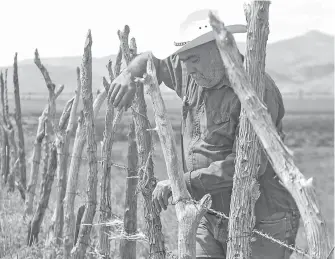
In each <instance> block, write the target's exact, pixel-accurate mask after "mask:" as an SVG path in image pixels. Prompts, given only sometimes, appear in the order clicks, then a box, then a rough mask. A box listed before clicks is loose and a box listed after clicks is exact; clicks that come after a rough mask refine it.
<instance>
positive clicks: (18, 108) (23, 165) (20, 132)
mask: <svg viewBox="0 0 335 259" xmlns="http://www.w3.org/2000/svg"><path fill="white" fill-rule="evenodd" d="M13 82H14V97H15V122H16V127H17V133H18V138H19V148H18V155H19V169H20V176H21V177H20V182H21V185H22V187H23V188H24V189H26V186H27V183H26V182H27V180H26V179H27V175H26V174H27V172H26V171H27V170H26V152H25V148H24V134H23V127H22V120H21V102H20V86H19V76H18V68H17V53H15V57H14V73H13Z"/></svg>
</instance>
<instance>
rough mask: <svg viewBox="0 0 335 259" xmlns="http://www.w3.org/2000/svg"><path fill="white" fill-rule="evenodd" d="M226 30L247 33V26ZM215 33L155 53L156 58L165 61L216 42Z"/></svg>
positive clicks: (211, 32) (207, 33) (233, 26)
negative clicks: (213, 41) (170, 57)
mask: <svg viewBox="0 0 335 259" xmlns="http://www.w3.org/2000/svg"><path fill="white" fill-rule="evenodd" d="M225 28H226V29H227V31H229V32H230V33H246V32H247V27H246V25H243V24H234V25H227V26H225ZM214 39H215V37H214V32H213V31H209V32H206V33H204V34H202V35H200V36H199V37H197V38H195V39H194V40H192V41H190V42H188V43H186V44H185V45H184V46H182V47H180V46H172V47H171V48H170V49H166V51H163V52H160V53H158V52H154V53H153V54H154V56H155V57H156V58H158V59H165V58H167V57H169V56H172V55H177V54H179V53H181V52H184V51H186V50H189V49H192V48H195V47H197V46H200V45H202V44H205V43H207V42H210V41H212V40H214Z"/></svg>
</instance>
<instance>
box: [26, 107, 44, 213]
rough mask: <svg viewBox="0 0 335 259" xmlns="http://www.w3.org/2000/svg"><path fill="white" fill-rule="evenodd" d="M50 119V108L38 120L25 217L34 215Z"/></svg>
mask: <svg viewBox="0 0 335 259" xmlns="http://www.w3.org/2000/svg"><path fill="white" fill-rule="evenodd" d="M47 117H48V108H45V109H44V110H43V112H42V114H41V116H40V117H39V118H38V126H37V132H36V137H35V141H34V148H33V155H32V163H31V169H30V178H29V184H28V187H27V195H26V196H27V199H26V204H25V211H24V216H31V215H32V213H33V206H34V197H35V191H36V185H37V181H38V173H39V166H40V161H41V154H42V141H43V138H44V137H45V134H46V123H47Z"/></svg>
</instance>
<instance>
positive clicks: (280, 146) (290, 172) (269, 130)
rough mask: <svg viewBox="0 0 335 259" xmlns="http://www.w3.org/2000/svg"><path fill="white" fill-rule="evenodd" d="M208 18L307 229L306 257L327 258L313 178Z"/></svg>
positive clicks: (219, 27)
mask: <svg viewBox="0 0 335 259" xmlns="http://www.w3.org/2000/svg"><path fill="white" fill-rule="evenodd" d="M209 18H210V23H211V26H212V27H213V31H214V35H215V38H216V43H217V45H218V47H219V50H220V54H221V58H222V61H223V63H224V65H225V67H226V68H227V71H228V77H229V80H230V82H231V84H232V85H231V86H232V88H233V89H234V91H235V93H236V94H237V96H238V97H239V99H240V101H241V104H242V107H244V108H245V111H246V115H247V117H248V119H249V121H250V123H251V124H252V126H253V129H254V130H255V132H256V134H257V136H258V138H259V140H260V141H261V143H262V145H263V147H264V149H265V151H266V154H267V156H268V159H269V161H270V163H271V165H272V167H273V168H274V170H275V172H276V174H277V175H278V177H279V179H280V180H281V181H282V183H283V185H284V186H285V187H286V189H287V190H288V191H289V192H290V193H291V194H292V196H293V198H294V199H295V201H296V203H297V205H298V208H299V211H300V213H301V215H302V219H303V222H304V226H305V229H306V234H307V241H308V245H309V248H310V251H309V254H310V256H311V257H312V258H313V259H321V258H322V259H324V258H327V255H328V254H329V251H330V245H329V239H328V234H327V229H326V223H325V220H324V218H323V217H322V214H321V212H320V209H319V208H320V206H319V205H318V202H317V199H316V193H315V190H314V188H313V184H312V179H308V180H306V179H305V177H304V175H303V174H302V173H301V172H300V171H299V169H298V168H297V167H296V166H295V164H294V161H293V157H292V155H291V153H290V151H289V149H288V148H287V147H286V146H285V144H284V143H283V141H282V139H281V137H280V136H279V134H278V133H277V130H276V128H275V127H274V124H273V122H272V119H271V116H270V115H269V113H268V112H267V110H266V107H265V106H264V105H263V104H262V102H261V101H260V99H259V98H258V97H257V94H256V93H255V91H254V90H253V89H252V86H251V83H250V81H249V78H248V76H247V74H246V72H245V71H244V68H243V65H242V63H241V62H239V60H240V55H239V51H238V49H237V46H236V42H235V40H234V37H233V36H232V34H231V33H229V32H228V31H227V30H226V28H225V26H224V24H223V23H222V22H221V21H220V20H219V19H218V18H217V17H216V16H215V15H214V14H213V13H210V14H209Z"/></svg>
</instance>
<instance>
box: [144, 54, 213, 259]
mask: <svg viewBox="0 0 335 259" xmlns="http://www.w3.org/2000/svg"><path fill="white" fill-rule="evenodd" d="M142 82H143V83H144V86H145V87H147V89H148V90H147V92H148V94H149V95H150V97H151V100H152V106H153V111H154V116H155V121H156V125H157V128H158V135H159V139H160V142H161V145H162V149H163V154H164V158H165V163H166V167H167V173H168V176H169V179H170V182H171V188H172V196H173V200H174V202H175V204H176V205H175V208H176V214H177V219H178V223H179V224H178V258H182V259H191V258H192V259H193V258H195V253H196V249H195V245H196V239H195V237H196V231H197V227H198V225H199V223H200V220H201V218H202V217H203V216H204V215H205V213H206V211H207V210H208V208H210V206H211V204H212V200H211V196H210V195H209V194H206V195H205V196H204V197H203V198H202V199H201V200H200V202H195V201H194V200H192V199H191V196H190V194H189V192H188V191H187V188H186V183H185V181H184V179H183V170H182V165H181V163H180V160H179V158H178V152H177V145H176V140H175V139H174V134H173V130H172V125H171V122H170V121H169V120H168V119H167V116H166V114H167V111H166V108H165V104H164V101H163V98H162V95H161V92H160V89H159V86H158V82H157V78H156V71H155V66H154V63H153V60H152V57H151V56H150V57H149V60H148V63H147V74H146V75H145V76H144V80H142Z"/></svg>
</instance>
